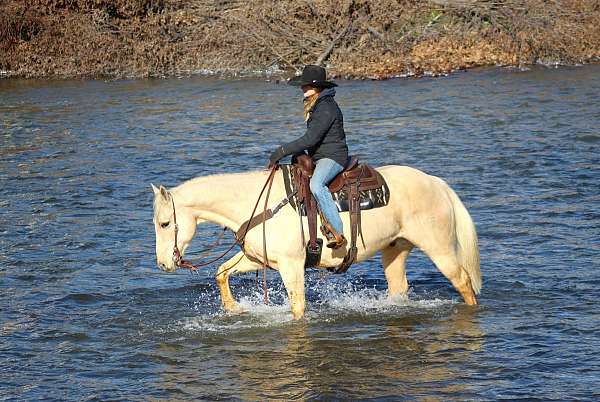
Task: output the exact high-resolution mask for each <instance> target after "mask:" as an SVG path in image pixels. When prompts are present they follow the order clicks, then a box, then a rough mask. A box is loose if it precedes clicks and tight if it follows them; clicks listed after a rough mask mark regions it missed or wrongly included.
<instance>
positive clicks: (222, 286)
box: [216, 251, 260, 313]
mask: <svg viewBox="0 0 600 402" xmlns="http://www.w3.org/2000/svg"><path fill="white" fill-rule="evenodd" d="M259 268H260V265H259V264H257V263H255V262H252V261H250V260H249V259H248V258H247V257H246V256H245V255H244V253H243V252H241V251H240V252H238V253H237V254H236V255H234V256H233V257H232V258H231V259H229V260H227V261H225V262H224V263H223V264H222V265H221V266H220V267H219V269H218V270H217V275H216V279H217V285H218V286H219V291H220V293H221V304H222V305H223V309H224V310H225V311H226V312H228V313H241V312H243V310H242V309H241V308H240V306H239V304H238V302H237V301H236V300H235V299H234V297H233V294H232V293H231V288H230V287H229V277H230V276H231V275H233V274H234V273H240V272H250V271H256V270H258V269H259Z"/></svg>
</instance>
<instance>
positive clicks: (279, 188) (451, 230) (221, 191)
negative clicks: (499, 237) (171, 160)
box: [152, 166, 481, 319]
mask: <svg viewBox="0 0 600 402" xmlns="http://www.w3.org/2000/svg"><path fill="white" fill-rule="evenodd" d="M377 170H378V171H379V172H380V173H381V174H382V175H383V177H384V178H385V180H386V181H387V184H388V187H389V190H390V201H389V204H388V205H387V206H385V207H381V208H376V209H370V210H365V211H362V232H363V236H364V246H363V243H362V241H359V242H358V256H357V259H356V261H357V262H360V261H364V260H366V259H368V258H370V257H372V256H373V255H375V253H377V252H378V251H381V252H382V259H383V269H384V272H385V277H386V279H387V282H388V294H389V296H390V297H394V296H406V294H407V292H408V282H407V280H406V271H405V262H406V258H407V257H408V255H409V253H410V251H411V250H412V248H413V247H415V246H416V247H418V248H420V249H421V250H422V251H423V252H424V253H425V254H427V256H429V258H431V260H432V261H433V263H434V264H435V265H436V267H437V268H438V269H439V270H440V271H441V272H442V273H443V274H444V276H445V277H446V278H447V279H448V280H449V281H450V282H451V283H452V285H453V286H454V288H455V289H456V290H457V291H458V292H459V293H460V294H461V296H462V297H463V299H464V301H465V303H467V304H469V305H474V304H477V300H476V298H475V295H476V294H478V293H479V291H480V289H481V273H480V270H479V248H478V245H477V234H476V232H475V226H474V225H473V221H472V220H471V217H470V215H469V213H468V212H467V210H466V208H465V207H464V205H463V204H462V202H461V201H460V199H459V198H458V196H457V195H456V193H455V192H454V191H453V190H452V189H451V188H450V187H449V186H448V185H447V184H446V182H444V181H443V180H442V179H440V178H438V177H435V176H430V175H427V174H425V173H423V172H421V171H419V170H416V169H413V168H409V167H406V166H384V167H381V168H378V169H377ZM268 176H269V172H267V171H255V172H248V173H234V174H225V175H213V176H205V177H198V178H195V179H192V180H189V181H186V182H185V183H183V184H180V185H179V186H177V187H175V188H173V189H171V190H167V189H165V188H164V187H163V186H160V187H159V188H157V187H155V186H154V185H152V189H153V190H154V228H155V231H156V260H157V263H158V265H159V266H160V267H161V269H163V270H164V271H168V272H173V271H175V270H176V269H177V266H176V264H175V263H174V261H173V258H172V257H173V245H174V242H175V224H174V222H173V221H174V218H176V220H177V226H178V234H177V236H178V240H177V241H178V244H179V248H180V250H181V253H182V255H183V254H184V253H185V250H186V248H187V246H188V245H189V243H190V241H191V239H192V237H193V236H194V234H195V233H196V226H197V225H198V224H200V223H202V222H205V221H210V222H214V223H217V224H219V225H221V226H225V227H227V228H229V229H231V230H233V231H234V232H235V231H237V230H238V229H239V228H240V226H241V225H242V223H243V222H244V221H246V220H247V219H248V218H249V217H250V216H249V215H250V214H251V213H252V209H253V207H254V205H255V204H256V201H257V198H258V197H259V194H260V191H261V189H262V188H263V184H264V183H265V181H266V180H267V177H268ZM285 197H286V193H285V187H284V182H283V176H282V174H281V172H280V171H278V172H276V174H275V178H274V181H273V187H272V189H271V195H270V198H269V200H272V201H269V204H270V206H273V205H275V204H276V203H278V202H279V201H280V200H282V199H283V198H285ZM263 198H264V196H263ZM263 202H264V201H261V202H260V204H259V205H261V207H262V205H263ZM175 213H176V216H174V214H175ZM341 216H342V221H343V223H344V232H345V233H349V227H350V226H349V224H350V223H349V217H348V213H347V212H345V213H342V214H341ZM303 224H304V227H305V228H306V218H304V223H303ZM265 229H266V239H267V241H266V243H267V244H266V249H267V259H268V261H267V264H268V266H269V267H271V268H273V269H276V270H277V271H279V274H280V275H281V279H282V280H283V283H284V285H285V288H286V290H287V293H288V298H289V303H290V307H291V310H292V314H293V316H294V318H296V319H298V318H301V317H302V316H303V315H304V309H305V295H304V259H305V252H306V251H305V245H304V244H302V240H301V239H302V233H301V228H300V219H299V218H298V215H297V213H296V211H294V209H293V208H292V207H291V206H289V205H287V206H285V207H284V208H283V209H281V210H280V211H279V212H278V213H277V214H276V215H275V216H274V217H273V218H272V219H270V220H268V221H267V222H266V228H265ZM346 252H347V249H346V247H342V248H340V249H337V250H331V249H329V248H323V254H322V256H321V262H320V264H319V267H322V268H327V267H336V266H338V265H339V264H340V263H341V262H342V260H343V258H344V255H345V254H346ZM262 260H263V230H262V225H259V226H258V227H256V228H254V229H252V230H250V231H249V232H248V234H247V235H246V238H245V242H244V248H243V251H240V252H238V253H237V254H236V255H235V256H234V257H233V258H231V259H230V260H228V261H226V262H225V263H224V264H223V265H221V266H220V267H219V269H218V271H217V275H216V279H217V284H218V285H219V290H220V292H221V301H222V304H223V308H224V309H225V311H227V312H240V311H241V309H240V307H239V305H238V303H237V302H236V300H235V299H234V297H233V295H232V293H231V289H230V288H229V276H230V275H232V274H234V273H240V272H250V271H256V270H258V269H261V268H262Z"/></svg>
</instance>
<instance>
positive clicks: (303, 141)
mask: <svg viewBox="0 0 600 402" xmlns="http://www.w3.org/2000/svg"><path fill="white" fill-rule="evenodd" d="M334 96H335V89H334V88H327V89H324V90H323V91H321V93H320V94H319V99H317V102H316V103H315V105H314V106H313V109H312V112H311V114H310V117H309V119H308V121H307V122H306V126H307V130H306V133H305V134H304V135H303V136H302V137H300V138H298V139H296V140H294V141H292V142H288V143H287V144H284V145H282V146H281V147H279V148H277V150H276V151H275V152H274V153H273V154H272V155H271V162H273V163H274V162H276V161H278V160H279V159H281V158H283V157H284V156H286V155H292V154H297V153H300V152H303V151H304V150H307V151H308V154H309V155H310V156H311V157H312V158H313V160H314V161H315V162H316V161H318V160H319V159H322V158H329V159H333V160H334V161H336V162H337V163H339V164H340V165H342V166H344V167H345V166H346V163H347V161H348V145H347V144H346V133H345V132H344V116H343V115H342V111H341V110H340V108H339V106H338V104H337V103H336V101H335V99H334V98H333V97H334Z"/></svg>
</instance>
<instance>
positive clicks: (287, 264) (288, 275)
mask: <svg viewBox="0 0 600 402" xmlns="http://www.w3.org/2000/svg"><path fill="white" fill-rule="evenodd" d="M278 267H279V274H280V275H281V279H282V280H283V284H284V285H285V289H286V290H287V294H288V299H289V301H290V308H291V310H292V315H293V316H294V319H295V320H299V319H300V318H302V317H303V316H304V309H305V308H306V299H305V295H304V261H303V260H302V261H295V260H292V259H289V260H285V259H284V260H281V261H280V262H279V264H278Z"/></svg>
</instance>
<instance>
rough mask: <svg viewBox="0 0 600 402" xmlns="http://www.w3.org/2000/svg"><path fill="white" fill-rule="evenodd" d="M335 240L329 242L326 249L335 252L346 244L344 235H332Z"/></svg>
mask: <svg viewBox="0 0 600 402" xmlns="http://www.w3.org/2000/svg"><path fill="white" fill-rule="evenodd" d="M334 236H335V238H334V239H332V240H330V241H329V242H328V243H327V247H328V248H332V249H334V250H337V249H338V248H340V247H342V246H343V245H344V244H346V243H347V242H346V238H345V237H344V235H338V234H337V233H335V234H334Z"/></svg>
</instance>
